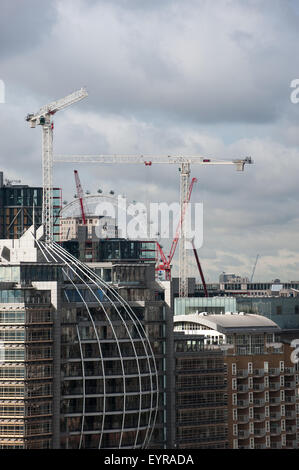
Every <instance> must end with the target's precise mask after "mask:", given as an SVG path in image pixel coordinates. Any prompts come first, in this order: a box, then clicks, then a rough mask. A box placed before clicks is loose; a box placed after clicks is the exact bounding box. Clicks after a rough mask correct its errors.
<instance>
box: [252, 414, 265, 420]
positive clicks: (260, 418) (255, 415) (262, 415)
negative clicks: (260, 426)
mask: <svg viewBox="0 0 299 470" xmlns="http://www.w3.org/2000/svg"><path fill="white" fill-rule="evenodd" d="M254 421H265V414H264V413H255V414H254Z"/></svg>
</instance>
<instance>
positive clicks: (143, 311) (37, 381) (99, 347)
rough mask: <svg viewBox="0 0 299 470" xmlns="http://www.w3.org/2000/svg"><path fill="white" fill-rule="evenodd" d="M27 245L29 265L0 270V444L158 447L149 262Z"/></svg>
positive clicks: (161, 322)
mask: <svg viewBox="0 0 299 470" xmlns="http://www.w3.org/2000/svg"><path fill="white" fill-rule="evenodd" d="M2 242H3V243H5V241H2ZM36 243H37V246H36V245H35V244H34V240H33V238H32V247H31V249H32V261H28V260H27V261H26V262H24V261H22V260H20V262H18V263H17V262H15V263H14V264H13V263H10V264H6V265H1V266H0V280H1V283H0V346H1V344H3V347H4V348H3V349H2V350H3V353H4V354H3V357H2V359H3V360H2V361H1V355H0V448H26V449H31V448H64V449H85V448H90V449H99V448H111V449H114V448H144V447H154V448H163V447H164V446H165V440H166V435H165V434H166V430H165V419H164V418H165V407H166V398H165V393H166V390H165V380H166V375H165V374H166V372H165V371H166V365H165V361H166V352H165V350H166V348H165V344H166V335H167V333H166V318H165V305H164V302H163V301H162V300H157V299H156V295H155V289H154V265H152V264H151V263H149V264H142V263H140V264H138V263H136V262H135V263H134V262H131V263H129V262H126V263H124V264H121V265H119V264H117V263H115V264H113V263H102V264H97V265H96V264H93V265H91V266H90V267H89V266H87V265H85V264H83V263H80V262H79V261H78V260H76V259H75V258H72V257H71V255H70V254H69V253H67V252H66V251H65V250H63V248H61V246H59V245H56V244H53V245H51V246H47V245H44V244H43V243H42V242H40V241H38V242H36ZM28 244H29V237H27V240H26V248H27V250H28V249H30V247H29V248H28ZM8 246H9V247H11V246H12V245H8ZM10 254H11V256H12V257H13V258H14V259H15V256H14V253H13V248H10ZM42 258H43V261H41V259H42ZM37 259H39V261H37ZM46 259H47V262H46ZM102 275H104V276H105V278H106V279H107V280H108V282H105V281H103V280H102V277H101V276H102ZM0 352H1V347H0Z"/></svg>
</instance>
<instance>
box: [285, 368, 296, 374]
mask: <svg viewBox="0 0 299 470" xmlns="http://www.w3.org/2000/svg"><path fill="white" fill-rule="evenodd" d="M284 373H285V375H292V374H295V367H285V368H284Z"/></svg>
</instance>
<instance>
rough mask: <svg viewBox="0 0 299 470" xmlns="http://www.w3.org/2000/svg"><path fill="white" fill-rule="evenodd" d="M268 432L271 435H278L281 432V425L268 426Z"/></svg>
mask: <svg viewBox="0 0 299 470" xmlns="http://www.w3.org/2000/svg"><path fill="white" fill-rule="evenodd" d="M270 433H271V435H272V436H279V435H280V434H281V427H280V426H275V427H273V426H270Z"/></svg>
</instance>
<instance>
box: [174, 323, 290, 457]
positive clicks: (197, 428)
mask: <svg viewBox="0 0 299 470" xmlns="http://www.w3.org/2000/svg"><path fill="white" fill-rule="evenodd" d="M174 330H175V335H177V334H178V333H179V332H180V334H181V335H182V333H184V334H185V335H186V336H185V339H184V337H183V339H182V340H180V339H179V338H178V339H177V341H176V343H177V345H176V354H178V352H177V348H179V358H180V361H182V363H183V364H184V370H183V368H182V371H180V370H178V367H177V366H176V387H175V388H176V389H177V391H176V395H175V398H174V397H172V399H173V404H175V406H176V408H177V409H178V410H179V411H180V414H179V415H177V418H176V419H177V421H176V430H177V437H176V439H178V442H179V443H180V444H181V443H182V442H183V439H184V437H185V439H186V440H187V437H188V438H190V439H191V438H193V439H194V444H195V445H197V446H199V447H201V446H202V445H204V440H205V438H206V437H208V436H209V439H211V436H212V435H213V434H212V433H211V430H210V429H209V422H208V421H207V422H206V423H201V422H198V423H196V420H193V419H192V416H191V413H190V414H189V415H188V413H187V418H186V420H187V423H188V424H189V425H190V426H189V428H188V435H186V434H184V432H183V431H182V424H183V421H182V415H183V414H184V406H182V405H184V402H183V401H182V397H184V396H185V397H187V398H186V400H189V402H188V407H189V408H191V409H190V411H192V414H193V415H194V416H195V414H196V415H197V416H198V417H200V419H201V417H203V416H205V415H207V416H209V418H208V419H212V417H213V416H217V415H216V412H217V410H218V409H219V405H220V404H221V403H220V401H221V397H222V401H224V400H225V398H226V397H227V406H226V409H227V412H228V414H227V423H226V426H227V441H228V447H229V448H233V449H267V448H271V449H278V448H282V449H295V448H298V447H299V440H298V437H299V436H298V432H297V422H298V417H299V394H298V384H299V368H298V364H295V363H293V361H292V352H293V351H294V349H293V348H292V347H291V345H290V342H289V340H288V339H287V338H286V335H285V334H284V331H283V330H282V329H281V328H280V327H279V326H278V325H277V324H276V323H274V322H273V321H272V320H270V319H269V318H266V317H263V316H261V315H253V314H224V315H219V314H218V315H211V314H189V315H177V316H175V318H174ZM175 337H176V336H175ZM208 349H211V352H210V353H209V352H208ZM217 352H218V354H219V356H218V361H220V362H221V360H223V363H224V365H225V368H226V371H227V375H226V378H227V385H226V391H224V384H223V379H221V373H220V374H219V373H218V375H217V373H216V372H217V371H216V370H215V367H214V369H213V367H212V366H211V367H210V366H209V367H208V363H209V362H208V361H210V365H211V364H213V361H215V354H217ZM221 354H222V356H221ZM190 356H191V357H192V361H193V364H192V362H191V361H190V362H189V357H190ZM205 356H206V357H207V358H205ZM221 357H222V359H221ZM202 358H203V359H202ZM205 360H206V361H207V362H206V366H205V367H203V366H201V367H199V368H198V370H196V366H195V364H196V361H197V363H198V365H199V366H200V363H201V362H202V363H204V361H205ZM189 364H190V367H191V370H190V371H189V370H188V367H189ZM219 364H220V363H219ZM208 372H210V374H209V373H208ZM208 376H209V378H208ZM217 383H219V386H220V388H221V387H222V392H220V394H219V397H218V398H217V392H216V391H215V387H216V386H217ZM182 385H184V387H185V390H182ZM188 386H189V389H188ZM205 387H208V388H210V390H209V391H207V388H205ZM213 387H214V388H213ZM205 393H207V396H208V397H209V399H205V398H204V395H205ZM209 400H210V403H209ZM180 407H181V408H182V409H180ZM207 408H208V409H209V410H210V411H209V412H207V411H206V409H207ZM218 412H219V411H218ZM218 416H220V415H218ZM221 419H222V420H223V419H224V416H223V415H221ZM188 420H189V421H188ZM204 426H206V428H205V429H204ZM183 429H187V428H183ZM215 429H216V428H215ZM224 430H225V425H224V427H223V432H224ZM223 435H224V434H223ZM196 436H197V437H198V440H197V442H196ZM214 436H215V439H218V440H219V437H220V436H221V433H218V434H217V433H216V430H215V434H214ZM188 445H189V441H188Z"/></svg>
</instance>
